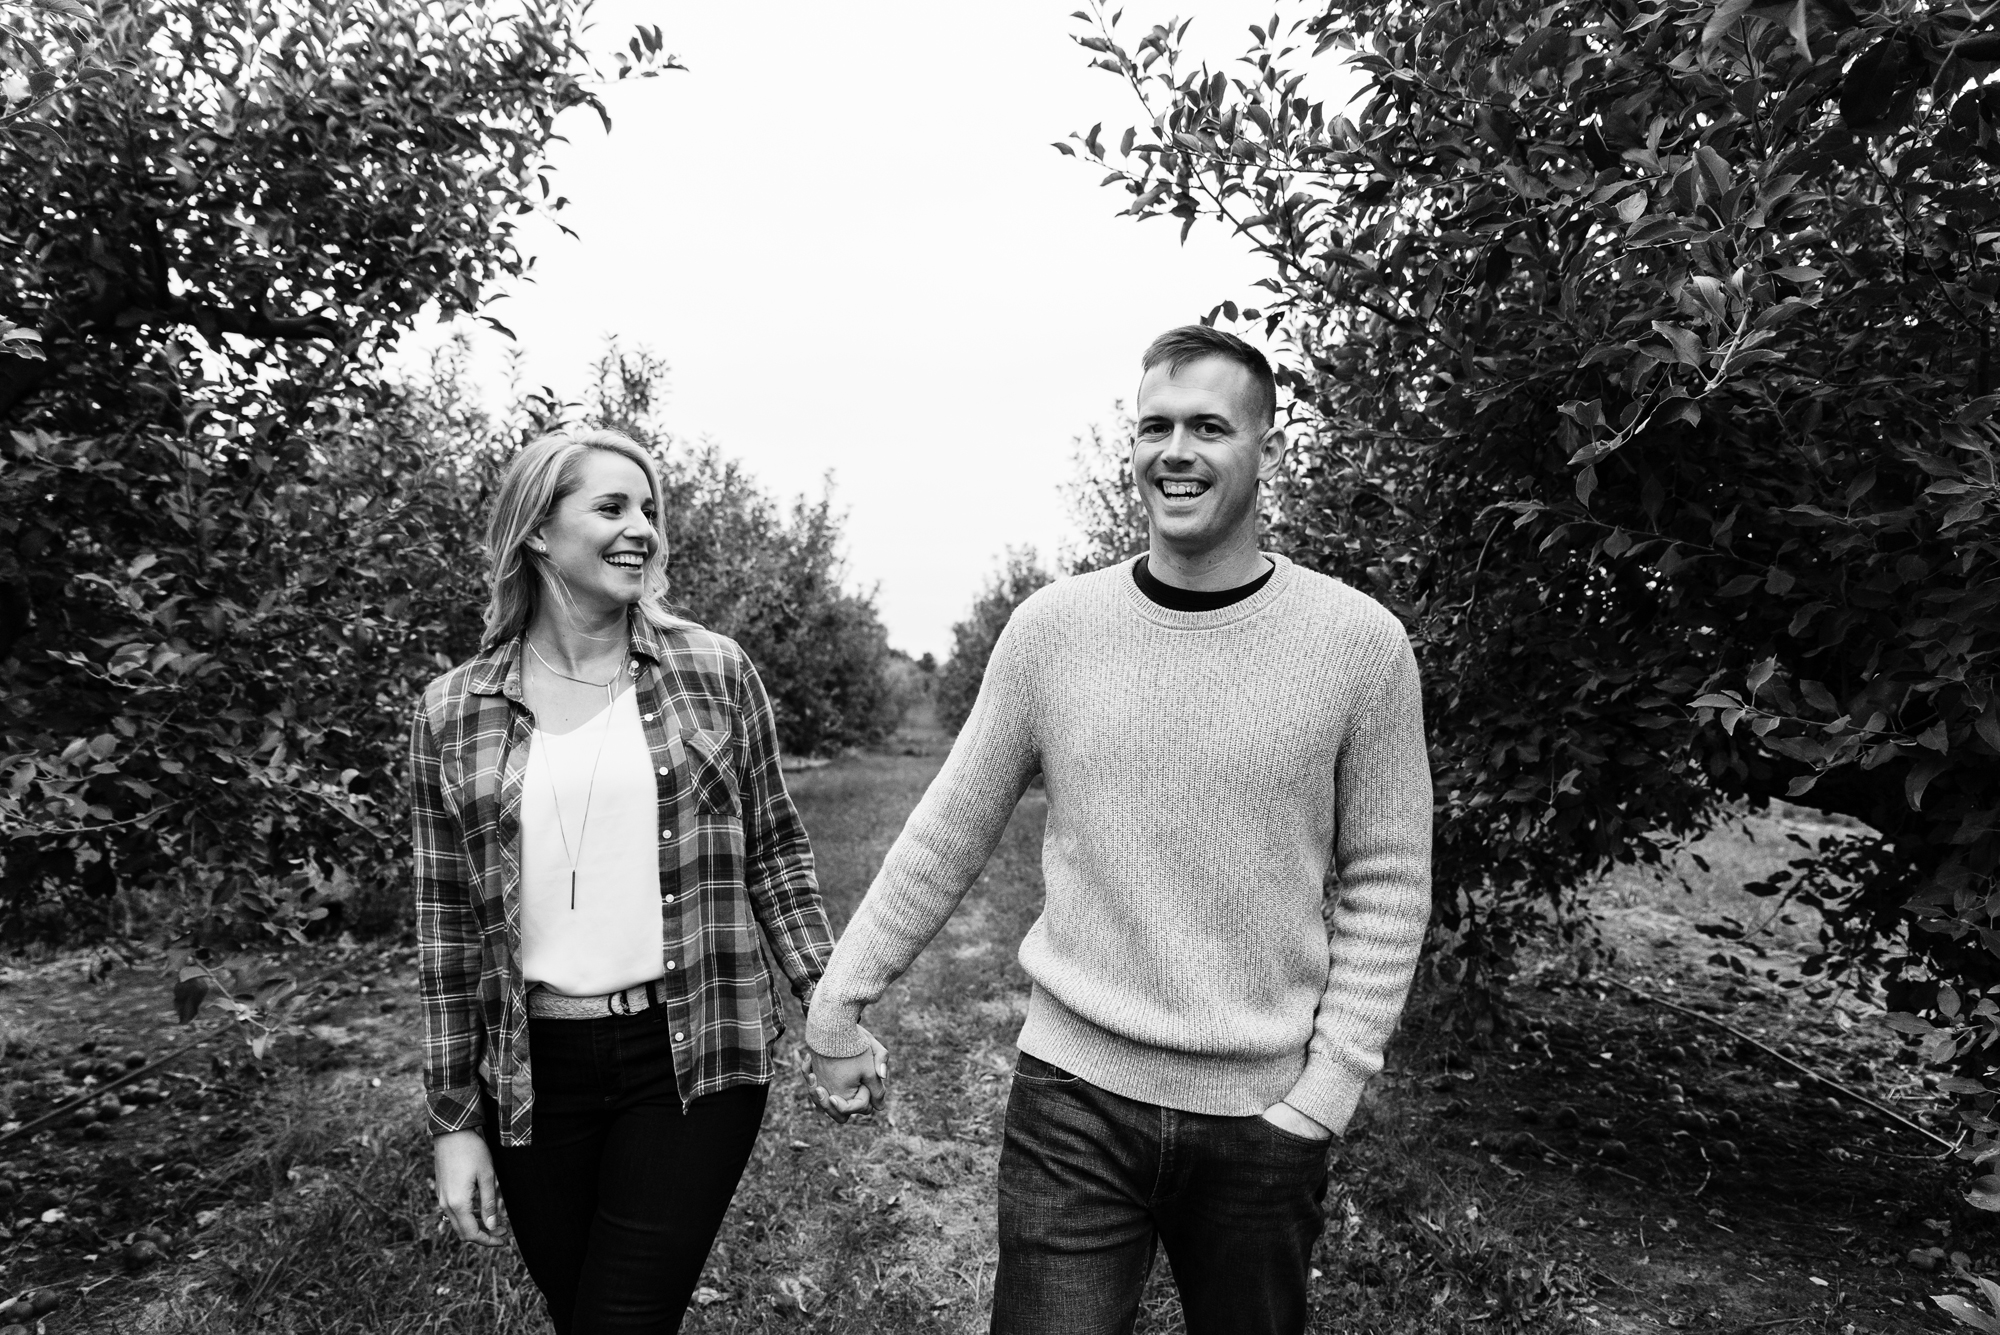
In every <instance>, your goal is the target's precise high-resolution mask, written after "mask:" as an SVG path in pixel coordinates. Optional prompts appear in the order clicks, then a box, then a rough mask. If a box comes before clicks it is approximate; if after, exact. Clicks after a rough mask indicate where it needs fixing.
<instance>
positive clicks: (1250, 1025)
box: [806, 326, 1431, 1335]
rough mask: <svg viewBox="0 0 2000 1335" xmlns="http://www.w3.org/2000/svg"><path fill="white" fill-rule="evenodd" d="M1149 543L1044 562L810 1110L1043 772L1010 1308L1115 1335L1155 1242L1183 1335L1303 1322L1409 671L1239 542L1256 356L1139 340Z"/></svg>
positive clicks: (874, 911) (1259, 415)
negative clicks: (1145, 344)
mask: <svg viewBox="0 0 2000 1335" xmlns="http://www.w3.org/2000/svg"><path fill="white" fill-rule="evenodd" d="M1143 363H1144V375H1143V378H1142V379H1141V381H1140V384H1139V398H1138V424H1137V430H1136V434H1135V438H1134V441H1133V446H1132V477H1133V481H1134V484H1135V485H1136V486H1137V487H1138V488H1139V491H1140V494H1141V496H1142V497H1143V500H1144V505H1145V510H1146V516H1147V521H1148V526H1149V529H1150V542H1149V548H1148V550H1147V552H1146V554H1145V556H1143V557H1141V558H1138V559H1136V560H1134V561H1130V562H1124V563H1121V564H1119V565H1116V566H1113V567H1111V568H1110V569H1108V570H1100V571H1097V572H1095V573H1092V574H1088V575H1080V576H1077V577H1075V578H1072V579H1065V580H1062V581H1059V582H1058V583H1056V584H1054V585H1051V586H1049V587H1048V588H1045V589H1042V590H1041V591H1039V592H1038V593H1036V594H1035V595H1034V596H1033V597H1032V598H1030V599H1028V600H1027V601H1026V602H1025V603H1023V604H1022V605H1021V607H1020V608H1019V609H1018V610H1017V611H1016V612H1015V613H1014V616H1013V619H1012V620H1011V621H1010V622H1009V623H1008V626H1007V628H1006V631H1005V632H1004V633H1003V634H1002V635H1001V637H1000V641H999V643H998V644H997V645H996V646H995V648H994V651H993V656H992V659H991V661H990V662H989V663H988V665H987V669H986V678H985V681H984V683H983V684H982V685H981V687H980V691H979V698H978V702H977V703H976V704H975V705H974V707H973V710H972V714H971V716H970V717H969V718H968V719H967V720H966V724H965V727H964V728H963V730H961V731H960V733H959V735H958V740H957V742H956V744H955V745H954V746H953V747H952V751H951V755H950V757H949V759H947V760H946V761H945V764H944V768H943V770H942V771H941V772H940V773H939V774H938V777H937V779H936V780H935V781H934V782H933V783H932V784H931V787H930V790H929V791H928V792H927V793H925V794H924V798H923V800H922V802H920V803H919V804H918V806H917V809H916V811H915V812H914V813H912V815H911V816H910V819H909V823H908V824H907V825H905V826H904V828H903V832H902V834H901V835H900V836H899V837H898V839H897V840H896V843H895V846H894V847H893V848H891V849H890V851H889V855H888V857H887V858H886V859H885V860H884V862H883V865H882V870H881V873H880V875H879V876H878V877H877V878H876V881H875V883H874V885H873V886H872V887H871V888H870V889H869V891H868V895H867V897H866V898H865V899H864V900H863V901H862V903H861V906H860V908H859V909H857V910H856V912H855V915H854V920H853V921H852V922H851V923H850V924H849V925H848V928H847V932H846V935H845V936H843V937H842V938H841V941H840V944H839V946H838V948H837V949H836V950H835V952H834V957H833V960H832V962H831V963H830V964H829V965H828V967H827V971H826V975H825V977H824V979H823V980H822V981H821V983H820V985H819V989H818V992H817V994H816V996H815V999H814V1001H813V1005H812V1011H811V1014H810V1016H809V1018H808V1023H807V1029H806V1041H807V1043H808V1045H809V1046H810V1047H811V1048H812V1050H813V1053H814V1058H813V1068H814V1077H815V1080H816V1082H817V1085H818V1087H819V1089H820V1090H821V1091H823V1093H822V1095H821V1106H822V1107H823V1108H825V1109H826V1110H827V1111H828V1112H829V1113H831V1114H832V1115H835V1116H836V1117H840V1118H841V1119H842V1120H844V1119H845V1116H846V1115H848V1114H850V1113H852V1112H854V1111H856V1110H858V1109H862V1108H868V1107H872V1106H874V1103H875V1102H879V1099H880V1096H881V1090H880V1084H879V1081H878V1080H877V1079H876V1067H875V1059H874V1057H873V1056H872V1055H871V1053H872V1049H871V1048H870V1047H869V1045H868V1042H867V1040H866V1039H865V1038H864V1037H863V1036H862V1034H861V1032H860V1030H859V1029H858V1028H857V1020H858V1019H859V1017H860V1014H861V1012H862V1010H863V1009H864V1008H865V1007H866V1006H867V1005H869V1004H870V1003H871V1002H873V1001H875V1000H876V999H877V998H879V997H880V996H881V994H882V992H883V990H884V989H885V988H886V987H887V986H888V985H889V983H890V982H891V981H892V980H894V979H895V978H896V977H897V976H899V975H900V974H901V973H902V972H903V971H904V970H905V969H907V968H908V967H909V965H910V964H911V962H912V961H913V960H914V959H915V958H916V956H917V954H918V952H919V951H921V950H922V949H923V947H924V946H925V944H926V943H928V942H929V941H930V939H931V938H932V936H934V935H935V934H936V932H937V931H938V929H939V928H940V927H942V926H943V925H944V922H945V920H946V919H947V918H948V917H949V916H950V915H951V912H952V910H953V909H954V908H956V907H957V905H958V903H959V901H960V899H961V898H962V897H963V896H964V894H965V892H966V890H967V888H968V887H970V886H971V884H972V882H973V880H974V879H975V878H976V877H977V876H978V874H979V872H980V870H981V868H982V867H983V866H984V864H985V862H986V859H987V857H988V856H989V855H990V854H991V852H992V850H993V847H994V845H995V843H996V842H997V841H998V840H999V838H1000V834H1001V832H1002V830H1004V829H1005V827H1006V825H1007V820H1008V817H1009V815H1010V814H1011V813H1012V811H1013V809H1014V805H1015V803H1016V801H1017V800H1018V799H1019V798H1020V796H1021V793H1022V791H1023V790H1024V789H1025V788H1026V787H1027V785H1028V782H1029V780H1030V779H1032V778H1033V777H1034V775H1035V774H1036V773H1037V772H1040V773H1041V774H1042V775H1043V776H1044V777H1045V778H1046V780H1047V785H1048V798H1049V812H1048V834H1047V838H1046V841H1045V842H1044V845H1043V849H1044V854H1043V857H1044V873H1045V881H1046V884H1047V899H1046V903H1045V905H1044V908H1043V911H1042V915H1041V917H1040V918H1039V919H1038V920H1037V921H1036V922H1035V924H1034V926H1033V927H1032V928H1030V929H1029V931H1028V935H1027V937H1026V939H1025V940H1024V941H1023V942H1022V943H1021V950H1020V958H1021V964H1022V967H1023V968H1024V969H1025V970H1026V971H1027V974H1028V976H1029V978H1030V979H1031V980H1032V981H1033V984H1034V988H1033V992H1032V994H1031V996H1030V999H1029V1003H1028V1016H1027V1021H1026V1024H1025V1025H1024V1026H1023V1028H1022V1030H1021V1036H1020V1049H1021V1057H1020V1061H1019V1064H1018V1067H1017V1069H1016V1072H1015V1079H1014V1086H1013V1092H1012V1095H1011V1096H1010V1098H1009V1100H1008V1105H1007V1131H1006V1138H1005V1142H1004V1144H1003V1146H1002V1149H1001V1155H1000V1228H999V1232H1000V1264H999V1270H998V1273H997V1275H996V1277H995V1283H994V1299H993V1329H994V1330H995V1331H996V1332H1002V1333H1004V1335H1012V1333H1014V1332H1034V1333H1036V1335H1054V1333H1058V1332H1059V1333H1061V1335H1072V1333H1078V1335H1083V1333H1091V1332H1100V1331H1103V1332H1112V1331H1129V1330H1130V1329H1131V1327H1132V1322H1133V1319H1134V1315H1135V1313H1136V1311H1137V1307H1138V1302H1139V1297H1140V1292H1141V1289H1142V1287H1143V1286H1144V1283H1145V1280H1146V1277H1147V1273H1148V1271H1149V1270H1150V1269H1151V1267H1152V1261H1153V1253H1154V1249H1155V1247H1156V1245H1163V1246H1164V1247H1165V1249H1166V1253H1167V1257H1168V1260H1169V1262H1170V1263H1171V1264H1172V1267H1173V1273H1174V1279H1175V1282H1176V1284H1177V1285H1178V1287H1179V1289H1180V1295H1181V1303H1182V1306H1183V1308H1184V1310H1185V1312H1186V1317H1187V1328H1188V1330H1189V1331H1190V1332H1191V1335H1212V1333H1215V1332H1236V1331H1244V1332H1250V1331H1256V1332H1280V1331H1286V1332H1296V1331H1301V1330H1303V1329H1304V1328H1305V1322H1306V1316H1307V1292H1306V1288H1307V1278H1308V1274H1309V1266H1308V1261H1309V1258H1310V1254H1311V1251H1312V1246H1313V1242H1314V1240H1315V1239H1316V1238H1317V1237H1318V1235H1319V1231H1320V1226H1321V1221H1322V1215H1321V1202H1322V1200H1323V1198H1324V1195H1325V1191H1326V1180H1327V1154H1328V1147H1329V1144H1330V1142H1331V1140H1332V1139H1333V1138H1334V1137H1337V1136H1338V1135H1339V1134H1340V1133H1341V1131H1342V1130H1343V1129H1344V1128H1345V1127H1346V1125H1347V1122H1348V1119H1349V1118H1350V1117H1351V1116H1352V1114H1353V1112H1354V1108H1355V1104H1356V1101H1357V1100H1358V1099H1359V1098H1360V1095H1361V1090H1362V1086H1363V1085H1364V1084H1365V1083H1366V1082H1367V1080H1368V1079H1369V1077H1370V1076H1372V1075H1374V1074H1375V1073H1376V1072H1377V1071H1378V1070H1380V1069H1381V1064H1382V1056H1381V1054H1382V1046H1383V1044H1384V1042H1385V1041H1386V1040H1387V1039H1388V1036H1389V1033H1390V1031H1391V1029H1392V1028H1393V1027H1394V1025H1395V1022H1396V1019H1397V1017H1398V1016H1399V1015H1400V1013H1401V1011H1402V1008H1403V1003H1404V1000H1405V998H1406V996H1407V994H1408V991H1409V984H1410V977H1411V974H1412V972H1413V970H1414V967H1415V963H1416V958H1417V948H1418V945H1419V942H1420V940H1421V938H1422V935H1423V931H1424V925H1425V922H1426V920H1427V918H1428V915H1429V910H1430V809H1431V790H1430V775H1429V771H1428V767H1427V763H1426V754H1425V747H1424V734H1423V711H1422V704H1421V699H1420V694H1419V687H1418V679H1417V668H1416V661H1415V658H1414V656H1413V655H1412V654H1411V652H1410V647H1409V641H1408V639H1407V637H1406V636H1405V635H1404V632H1403V629H1402V627H1401V625H1400V624H1398V622H1397V621H1396V619H1395V618H1394V617H1393V616H1391V615H1390V614H1389V613H1388V612H1387V611H1385V610H1384V609H1383V608H1382V607H1381V606H1380V605H1378V604H1377V603H1375V602H1374V601H1372V600H1371V599H1369V598H1367V597H1365V596H1364V595H1362V594H1360V593H1357V592H1356V591H1354V590H1353V589H1351V588H1349V587H1348V586H1346V585H1345V584H1342V583H1340V582H1339V581H1337V580H1333V579H1328V578H1326V577H1325V576H1322V575H1318V574H1314V573H1312V572H1309V571H1306V570H1303V569H1300V568H1299V567H1297V566H1294V565H1293V564H1291V563H1290V562H1289V561H1287V560H1286V559H1285V558H1283V557H1281V556H1270V555H1266V554H1264V553H1262V552H1260V551H1259V550H1258V543H1257V515H1258V505H1257V501H1258V491H1259V488H1260V486H1261V485H1262V484H1263V483H1265V482H1268V481H1270V480H1271V479H1272V478H1273V477H1274V476H1275V475H1276V473H1277V469H1278V465H1279V460H1280V455H1281V452H1282V450H1283V446H1284V435H1283V432H1282V431H1281V430H1280V429H1279V428H1278V427H1277V425H1276V424H1275V422H1274V420H1273V418H1274V414H1275V406H1276V390H1275V386H1274V383H1273V379H1272V375H1271V369H1270V366H1269V364H1268V363H1267V362H1266V361H1265V360H1264V357H1263V356H1262V354H1260V353H1259V352H1257V351H1256V349H1254V348H1252V347H1250V346H1249V345H1248V344H1246V343H1244V342H1243V341H1242V340H1240V339H1237V338H1235V337H1232V336H1231V335H1229V334H1225V333H1220V332H1218V331H1216V330H1212V329H1207V328H1202V327H1198V326H1190V327H1187V328H1181V329H1175V330H1172V331H1170V332H1168V333H1166V334H1164V335H1162V336H1161V337H1160V338H1159V339H1157V340H1156V341H1155V342H1154V343H1153V345H1152V346H1151V347H1150V348H1148V349H1147V350H1146V354H1145V357H1144V359H1143Z"/></svg>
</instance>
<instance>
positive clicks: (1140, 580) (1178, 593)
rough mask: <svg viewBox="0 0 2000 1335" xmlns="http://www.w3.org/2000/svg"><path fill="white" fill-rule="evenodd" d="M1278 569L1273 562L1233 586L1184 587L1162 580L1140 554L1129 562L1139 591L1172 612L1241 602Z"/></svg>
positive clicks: (1211, 608)
mask: <svg viewBox="0 0 2000 1335" xmlns="http://www.w3.org/2000/svg"><path fill="white" fill-rule="evenodd" d="M1277 573H1278V567H1277V564H1276V563H1275V562H1273V563H1272V564H1271V565H1270V566H1269V567H1268V568H1267V569H1266V570H1265V571H1264V573H1263V574H1261V575H1259V576H1257V578H1255V579H1253V580H1251V581H1250V582H1249V583H1248V584H1239V585H1237V586H1236V587H1235V588H1233V589H1183V588H1177V587H1176V586H1174V585H1172V584H1168V583H1166V582H1165V581H1163V580H1162V579H1161V578H1160V577H1159V576H1158V575H1155V574H1154V573H1153V572H1152V569H1151V568H1150V567H1149V566H1148V565H1147V564H1146V558H1145V557H1143V556H1142V557H1140V558H1139V559H1138V560H1137V561H1135V562H1133V563H1132V580H1133V582H1134V583H1135V584H1137V585H1138V586H1139V592H1141V593H1143V594H1145V595H1146V598H1147V600H1148V601H1150V602H1153V603H1156V604H1158V605H1159V606H1161V607H1164V608H1166V609H1168V610H1169V611H1173V612H1216V611H1220V610H1221V609H1222V608H1225V607H1229V606H1232V605H1234V604H1236V603H1240V602H1242V601H1243V600H1244V599H1245V598H1249V597H1251V596H1253V595H1254V594H1255V593H1256V592H1257V591H1258V590H1259V589H1261V588H1263V587H1264V586H1265V585H1266V584H1269V583H1270V582H1271V576H1273V575H1275V574H1277Z"/></svg>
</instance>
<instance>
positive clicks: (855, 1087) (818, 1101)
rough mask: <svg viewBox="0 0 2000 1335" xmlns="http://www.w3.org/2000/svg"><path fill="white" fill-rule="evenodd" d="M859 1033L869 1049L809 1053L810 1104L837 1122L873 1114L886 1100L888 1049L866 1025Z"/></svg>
mask: <svg viewBox="0 0 2000 1335" xmlns="http://www.w3.org/2000/svg"><path fill="white" fill-rule="evenodd" d="M856 1028H859V1026H858V1025H857V1026H856ZM861 1037H862V1039H863V1040H864V1041H865V1042H866V1043H867V1044H868V1051H866V1052H863V1053H859V1054H857V1055H856V1056H853V1057H822V1056H820V1055H819V1054H818V1053H817V1052H815V1053H813V1054H812V1070H811V1072H810V1074H809V1076H808V1078H809V1079H810V1080H811V1082H812V1099H813V1106H814V1107H816V1108H818V1109H819V1110H820V1111H821V1112H823V1113H825V1114H826V1115H827V1116H828V1117H831V1118H832V1119H833V1120H834V1121H836V1122H841V1123H845V1122H846V1121H847V1120H848V1119H849V1118H850V1117H855V1116H870V1115H873V1114H874V1113H876V1112H878V1111H880V1109H881V1108H882V1105H883V1104H885V1103H887V1102H888V1101H889V1090H888V1084H887V1082H888V1079H889V1049H887V1048H885V1047H883V1046H882V1045H881V1043H879V1042H878V1041H876V1038H875V1035H873V1034H871V1033H869V1032H868V1031H867V1030H866V1029H862V1030H861Z"/></svg>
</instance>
